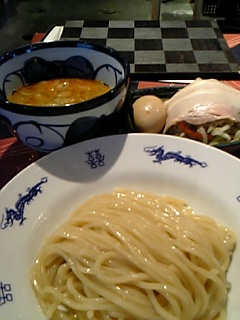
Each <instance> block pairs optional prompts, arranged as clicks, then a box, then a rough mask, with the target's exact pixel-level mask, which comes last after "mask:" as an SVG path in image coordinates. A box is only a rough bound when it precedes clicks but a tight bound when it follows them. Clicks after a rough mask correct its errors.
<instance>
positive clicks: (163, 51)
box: [61, 20, 238, 78]
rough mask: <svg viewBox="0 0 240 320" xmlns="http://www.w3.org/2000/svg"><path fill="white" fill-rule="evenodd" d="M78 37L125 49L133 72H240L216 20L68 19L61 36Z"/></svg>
mask: <svg viewBox="0 0 240 320" xmlns="http://www.w3.org/2000/svg"><path fill="white" fill-rule="evenodd" d="M76 39H78V40H84V41H89V42H92V43H98V44H102V45H106V46H110V47H112V48H114V49H116V50H118V51H120V52H122V53H123V54H124V55H125V56H126V57H127V59H128V61H129V63H130V68H131V73H132V74H133V75H144V74H148V75H149V74H151V75H156V74H157V75H158V74H161V75H162V74H169V73H170V74H176V75H177V74H180V75H182V74H184V73H186V74H188V75H189V76H190V75H192V76H193V77H195V76H196V75H197V76H199V75H201V74H203V75H211V76H212V75H217V74H225V75H228V76H229V73H232V74H237V72H238V64H237V63H236V60H235V59H234V57H233V55H232V53H231V50H230V49H229V47H228V45H227V43H226V41H225V39H224V37H223V35H222V33H221V31H220V29H219V27H218V24H217V22H215V21H209V20H203V21H192V20H189V21H162V22H161V24H160V22H159V21H118V20H107V21H106V20H104V21H101V20H100V21H80V20H70V21H67V22H66V24H65V26H64V30H63V33H62V35H61V40H76ZM140 78H141V77H140Z"/></svg>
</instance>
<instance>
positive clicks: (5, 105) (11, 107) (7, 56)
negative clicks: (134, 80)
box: [0, 40, 130, 116]
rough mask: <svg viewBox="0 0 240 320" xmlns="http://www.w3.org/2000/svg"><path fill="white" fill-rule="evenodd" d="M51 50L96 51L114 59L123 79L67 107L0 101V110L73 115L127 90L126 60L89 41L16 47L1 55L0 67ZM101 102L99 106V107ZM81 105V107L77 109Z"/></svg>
mask: <svg viewBox="0 0 240 320" xmlns="http://www.w3.org/2000/svg"><path fill="white" fill-rule="evenodd" d="M52 48H86V49H89V50H93V51H98V52H101V53H105V54H107V55H110V56H111V57H113V58H114V59H116V60H117V61H118V62H119V63H120V64H121V65H122V67H123V70H124V77H123V79H122V80H121V81H119V83H118V84H117V85H116V86H115V87H114V88H112V89H111V90H110V91H108V92H106V93H104V94H102V95H101V96H98V97H95V98H93V99H91V100H88V101H84V102H80V103H75V104H71V105H68V106H47V107H46V106H45V107H41V106H37V107H36V106H25V105H21V104H16V103H12V102H9V101H7V100H5V101H3V100H0V103H1V105H0V109H1V108H2V109H4V110H7V111H10V112H13V113H18V114H24V115H34V116H60V115H66V114H74V113H79V112H82V111H87V110H92V109H95V108H98V107H99V108H100V107H101V106H102V105H103V104H105V103H107V102H108V101H110V100H112V99H114V98H115V97H116V96H117V95H118V94H119V93H120V92H121V91H123V90H124V88H128V85H129V82H130V65H129V63H128V61H127V59H126V58H125V57H124V56H123V55H122V54H121V53H120V52H119V51H117V50H115V49H113V48H111V47H108V46H103V45H100V44H96V43H92V42H89V41H81V40H57V41H49V42H37V43H33V44H28V45H25V46H21V47H18V48H16V49H13V50H11V51H8V52H5V53H3V55H2V56H1V57H0V67H1V65H3V64H4V63H6V62H8V61H9V60H11V59H14V58H15V57H16V56H20V55H23V54H26V53H27V52H29V51H31V52H32V51H33V52H34V51H38V50H43V49H52ZM99 101H101V105H99ZM79 104H81V107H79Z"/></svg>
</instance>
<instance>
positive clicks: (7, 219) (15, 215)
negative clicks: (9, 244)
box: [0, 177, 48, 229]
mask: <svg viewBox="0 0 240 320" xmlns="http://www.w3.org/2000/svg"><path fill="white" fill-rule="evenodd" d="M47 181H48V179H47V177H43V178H42V179H41V180H40V181H39V182H38V183H36V184H35V185H34V186H33V187H30V188H28V189H27V192H26V193H25V194H21V193H20V194H19V196H18V200H17V201H16V203H15V209H12V208H10V209H9V208H6V209H5V213H3V214H2V219H1V221H0V228H1V229H6V228H10V227H12V226H13V225H14V222H18V223H19V226H22V225H23V222H24V221H25V220H26V219H27V217H26V216H25V208H26V205H30V204H31V202H32V201H33V199H34V198H36V197H37V195H38V194H39V193H42V185H43V184H44V183H46V182H47Z"/></svg>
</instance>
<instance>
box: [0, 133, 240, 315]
mask: <svg viewBox="0 0 240 320" xmlns="http://www.w3.org/2000/svg"><path fill="white" fill-rule="evenodd" d="M118 186H119V187H127V188H132V189H137V190H143V191H144V190H146V191H152V192H154V193H158V194H169V195H173V196H175V197H180V198H183V199H185V200H186V201H187V202H188V203H189V205H190V206H192V207H193V209H195V211H196V212H197V213H199V214H206V215H209V216H211V217H213V218H214V219H216V220H217V221H218V222H219V223H222V224H224V225H226V226H228V227H230V228H232V229H233V230H234V231H235V232H236V233H237V238H238V239H237V241H239V238H240V161H239V160H238V159H237V158H235V157H233V156H231V155H229V154H228V153H225V152H223V151H220V150H218V149H216V148H213V147H209V146H206V145H204V144H202V143H197V142H194V141H191V140H188V139H182V138H177V137H171V136H166V135H158V134H156V135H155V134H132V135H131V134H130V135H119V136H113V137H112V136H110V137H105V138H99V139H95V140H90V141H86V142H82V143H79V144H76V145H73V146H70V147H67V148H64V149H61V150H59V151H57V152H54V153H52V154H50V155H48V156H46V157H43V158H42V159H40V160H39V161H37V162H36V163H34V164H32V165H31V166H29V167H28V168H27V169H25V170H24V171H22V172H21V173H20V174H19V175H18V176H16V177H15V178H14V179H13V180H12V181H11V182H10V183H8V185H7V186H6V187H4V188H3V189H2V191H1V192H0V213H1V214H0V222H1V229H0V318H1V319H3V320H18V319H21V320H33V319H34V320H45V319H46V318H45V317H44V316H43V314H42V313H41V311H40V310H39V308H38V304H37V302H36V300H35V296H34V292H33V290H32V287H31V284H30V281H29V271H30V268H31V266H32V265H33V263H34V259H35V256H36V253H37V252H38V250H39V249H40V247H41V244H42V241H43V239H44V238H45V237H46V236H47V234H49V233H50V232H51V231H52V230H53V229H54V228H56V227H57V226H58V225H59V224H61V223H62V222H63V221H64V220H65V219H66V218H67V216H68V215H69V214H70V213H71V212H72V211H73V210H74V209H75V208H76V207H78V206H79V205H80V204H81V203H82V202H84V201H85V200H86V199H88V198H89V197H90V196H92V195H94V194H98V193H103V192H105V191H112V189H113V188H115V187H118ZM8 217H9V218H11V219H7V218H8ZM239 256H240V246H237V249H236V250H235V252H234V257H233V260H232V264H231V267H230V270H229V273H228V279H229V281H230V282H231V283H232V290H231V291H230V293H229V303H228V319H231V320H239V314H240V305H239V297H240V285H239V271H240V259H239Z"/></svg>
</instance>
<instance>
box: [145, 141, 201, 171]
mask: <svg viewBox="0 0 240 320" xmlns="http://www.w3.org/2000/svg"><path fill="white" fill-rule="evenodd" d="M144 151H145V152H146V153H148V155H149V156H150V157H154V160H153V161H152V162H153V163H159V164H161V163H162V162H163V161H167V160H173V161H174V162H177V163H182V164H184V165H187V166H189V167H190V168H191V167H193V166H196V165H197V166H200V167H201V168H206V167H207V163H206V162H204V161H200V160H197V159H194V158H192V157H191V156H190V155H183V154H182V151H165V148H164V146H160V147H157V146H154V147H145V148H144Z"/></svg>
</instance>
